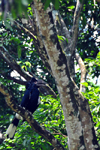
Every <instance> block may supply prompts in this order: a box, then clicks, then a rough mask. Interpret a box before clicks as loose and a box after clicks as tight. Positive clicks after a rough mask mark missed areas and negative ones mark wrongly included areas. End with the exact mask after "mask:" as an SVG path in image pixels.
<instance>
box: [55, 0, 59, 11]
mask: <svg viewBox="0 0 100 150" xmlns="http://www.w3.org/2000/svg"><path fill="white" fill-rule="evenodd" d="M54 6H55V9H59V0H55V3H54Z"/></svg>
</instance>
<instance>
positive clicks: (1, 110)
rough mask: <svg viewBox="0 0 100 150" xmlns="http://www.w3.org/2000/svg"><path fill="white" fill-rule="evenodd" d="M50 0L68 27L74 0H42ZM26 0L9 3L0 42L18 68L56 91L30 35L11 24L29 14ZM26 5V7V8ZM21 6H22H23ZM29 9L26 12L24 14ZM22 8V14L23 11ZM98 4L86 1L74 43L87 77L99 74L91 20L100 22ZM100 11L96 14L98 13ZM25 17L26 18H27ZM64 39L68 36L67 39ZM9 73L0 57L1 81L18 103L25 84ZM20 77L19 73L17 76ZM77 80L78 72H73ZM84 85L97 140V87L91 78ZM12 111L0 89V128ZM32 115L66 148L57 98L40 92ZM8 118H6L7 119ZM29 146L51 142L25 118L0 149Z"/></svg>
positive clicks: (99, 126) (99, 104) (27, 149)
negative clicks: (83, 63)
mask: <svg viewBox="0 0 100 150" xmlns="http://www.w3.org/2000/svg"><path fill="white" fill-rule="evenodd" d="M51 1H52V2H53V4H54V6H55V8H56V9H58V8H59V11H60V13H61V15H62V17H63V19H64V21H65V23H66V26H67V28H68V29H69V31H71V27H72V25H73V15H74V10H75V5H76V1H73V0H70V1H69V0H46V1H44V0H43V3H44V6H45V9H46V8H47V7H48V6H49V4H50V2H51ZM30 2H31V0H30V1H28V0H23V1H17V0H16V1H14V4H13V5H12V7H13V8H12V7H11V9H10V10H11V13H12V16H11V18H10V17H8V18H7V19H6V21H5V22H3V21H1V20H0V40H1V42H0V45H1V44H3V45H4V46H5V47H6V49H7V51H8V52H9V54H10V55H11V56H13V57H14V58H15V60H16V61H17V63H18V64H19V65H20V66H21V68H22V69H23V70H25V71H27V72H29V73H32V74H34V75H35V76H38V77H39V78H41V79H44V80H45V81H46V82H47V83H48V84H49V85H50V86H51V87H52V88H53V89H54V91H55V92H56V93H57V88H56V84H55V80H54V78H53V77H52V75H51V74H50V73H49V72H48V70H47V69H46V67H45V66H44V65H43V62H42V60H41V58H40V57H39V56H38V53H37V52H36V48H35V46H34V44H33V39H32V38H31V37H30V36H29V35H28V33H25V32H24V30H22V29H21V30H19V28H18V27H17V26H16V25H14V24H13V21H12V19H13V18H17V17H18V18H17V19H16V20H17V22H18V23H19V24H20V25H21V24H22V22H21V18H24V19H26V18H27V16H28V15H29V16H30V17H31V18H32V10H31V7H30V5H28V4H29V3H30ZM26 4H27V5H28V10H27V9H26V8H27V7H26ZM23 6H24V7H23ZM27 11H28V15H26V14H27ZM22 12H24V15H22ZM99 12H100V6H98V5H97V6H95V5H94V4H93V1H92V0H89V1H85V4H84V7H83V12H82V13H81V20H80V22H79V36H78V43H77V51H78V52H79V54H80V56H81V57H82V59H83V60H84V62H85V64H86V67H87V72H88V75H89V77H90V76H91V77H92V78H93V77H95V76H96V77H98V76H99V74H100V52H99V49H100V46H99V44H98V42H97V41H96V40H97V38H98V37H99V34H97V35H96V37H94V32H95V31H96V28H94V27H93V28H91V26H90V24H91V20H92V18H94V26H96V25H97V24H100V19H98V18H100V13H99ZM98 14H99V15H98ZM26 21H28V19H26ZM23 26H25V27H26V28H28V29H30V30H31V27H30V26H29V24H28V23H27V24H24V25H23ZM58 38H59V40H63V39H64V37H61V36H58ZM66 40H67V39H66ZM11 73H12V69H11V68H10V67H9V66H8V65H7V63H6V62H5V61H4V60H3V59H0V82H1V83H2V84H3V85H5V86H7V87H8V89H10V90H11V91H12V92H13V93H14V100H15V101H16V102H17V103H18V104H20V101H21V99H22V96H23V94H24V90H25V88H24V87H23V86H21V85H19V84H17V83H15V82H13V81H12V80H10V79H9V78H8V75H10V74H11ZM16 78H20V77H16ZM76 81H77V84H78V85H79V84H80V83H79V82H80V72H79V71H78V72H77V74H76ZM84 86H86V87H87V91H86V93H85V94H84V93H83V94H84V96H85V97H86V98H87V99H88V100H89V104H90V108H91V112H92V116H93V121H94V125H95V129H96V134H97V137H98V141H100V119H99V118H100V96H99V95H100V87H98V86H96V85H94V84H92V82H91V81H88V80H87V82H86V83H84ZM13 116H14V113H13V112H12V110H11V109H10V108H8V107H7V105H6V103H5V100H4V97H3V95H2V94H1V93H0V118H1V119H2V120H0V130H1V131H3V132H5V130H6V128H7V127H8V125H9V122H10V121H11V120H12V119H13ZM33 116H34V119H36V120H37V121H38V122H39V123H40V125H42V126H44V127H45V128H46V129H47V130H49V131H50V132H51V133H52V134H53V135H54V136H55V137H56V138H57V139H58V140H59V141H61V143H62V144H63V145H64V147H66V148H67V144H66V143H67V133H66V127H65V123H64V116H63V113H62V108H61V104H60V101H59V98H58V99H57V100H55V99H53V98H52V97H51V96H47V97H44V96H41V105H40V106H39V108H38V109H37V111H36V112H35V113H34V115H33ZM8 118H9V119H8ZM20 147H21V149H23V150H32V149H34V150H35V149H38V147H40V149H41V150H42V149H43V150H46V149H48V150H51V149H53V147H52V145H51V144H50V143H49V142H47V141H46V140H45V139H43V137H41V136H40V135H38V134H37V133H36V132H34V131H33V130H32V129H31V128H30V126H29V125H28V124H27V122H24V123H23V122H21V121H20V124H19V127H18V129H17V133H16V134H15V138H14V140H6V141H5V142H4V143H3V144H2V145H1V146H0V149H1V150H3V149H11V150H15V149H16V150H19V149H20Z"/></svg>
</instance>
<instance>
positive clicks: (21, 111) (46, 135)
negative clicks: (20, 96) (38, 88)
mask: <svg viewBox="0 0 100 150" xmlns="http://www.w3.org/2000/svg"><path fill="white" fill-rule="evenodd" d="M0 92H1V93H2V94H3V95H4V96H5V100H6V102H7V104H8V106H9V107H10V108H11V109H12V110H13V111H15V112H16V113H18V114H19V115H21V116H22V117H23V118H24V119H25V120H26V121H27V122H28V123H29V124H30V126H31V127H32V129H33V130H35V131H36V132H37V133H38V134H40V135H41V136H43V137H44V138H45V139H46V140H48V141H49V142H50V143H51V144H52V145H53V146H54V147H55V148H56V150H64V147H63V146H62V145H61V144H60V143H59V141H58V140H57V139H56V138H55V137H54V136H53V135H52V134H51V133H50V132H49V131H47V130H45V129H44V128H43V127H41V126H40V125H39V124H38V122H36V120H34V119H33V116H32V114H31V113H30V112H29V111H28V110H25V109H23V108H22V107H21V106H18V105H16V104H15V101H13V97H14V96H13V94H11V93H9V91H8V89H7V88H6V87H4V86H3V85H0Z"/></svg>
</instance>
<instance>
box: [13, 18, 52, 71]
mask: <svg viewBox="0 0 100 150" xmlns="http://www.w3.org/2000/svg"><path fill="white" fill-rule="evenodd" d="M14 23H15V25H16V26H17V27H18V28H19V29H21V30H23V31H24V32H25V33H27V34H28V35H29V36H30V37H31V38H32V39H33V44H34V46H35V48H36V50H37V53H38V54H39V56H40V58H41V59H42V61H43V63H44V65H45V67H46V68H47V70H48V71H49V72H50V73H51V74H52V71H51V68H50V65H49V63H48V56H47V53H46V50H45V47H44V45H43V43H42V40H40V41H41V42H40V41H39V40H38V39H37V35H38V29H37V27H36V24H35V20H34V18H33V22H32V29H29V30H28V28H25V27H23V26H22V25H20V24H19V23H18V22H17V21H14ZM33 30H35V31H33ZM33 32H35V35H34V33H33Z"/></svg>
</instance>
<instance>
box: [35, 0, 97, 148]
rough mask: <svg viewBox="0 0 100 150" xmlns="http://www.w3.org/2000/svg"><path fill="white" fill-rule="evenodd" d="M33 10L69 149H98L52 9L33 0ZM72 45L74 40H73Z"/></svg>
mask: <svg viewBox="0 0 100 150" xmlns="http://www.w3.org/2000/svg"><path fill="white" fill-rule="evenodd" d="M33 10H34V12H35V14H34V16H35V19H36V24H37V27H38V30H39V31H40V33H39V35H38V36H39V39H42V42H43V44H44V47H45V49H46V51H47V55H48V59H49V60H48V62H49V65H50V68H51V70H52V73H53V76H54V78H55V80H56V84H57V88H58V92H59V95H60V100H61V104H62V109H63V113H64V117H65V123H66V129H67V133H68V146H69V150H99V146H98V143H97V139H96V136H95V131H94V127H93V121H92V117H91V113H90V110H89V105H88V102H87V100H86V99H84V97H83V96H82V95H81V93H80V92H79V89H78V88H77V86H76V84H75V83H74V81H73V79H72V78H71V76H70V72H69V69H68V66H67V57H66V55H65V53H64V52H63V50H62V48H61V46H60V44H59V41H58V38H57V33H56V29H55V26H54V22H53V17H52V9H50V8H48V9H47V10H46V11H44V9H43V4H42V3H41V2H40V1H37V0H34V5H33ZM74 37H75V35H74ZM72 42H75V41H73V40H72ZM71 45H73V43H71ZM74 45H75V44H74ZM72 64H73V63H72ZM70 67H74V66H70ZM70 70H71V68H70Z"/></svg>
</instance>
